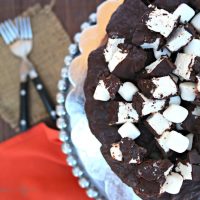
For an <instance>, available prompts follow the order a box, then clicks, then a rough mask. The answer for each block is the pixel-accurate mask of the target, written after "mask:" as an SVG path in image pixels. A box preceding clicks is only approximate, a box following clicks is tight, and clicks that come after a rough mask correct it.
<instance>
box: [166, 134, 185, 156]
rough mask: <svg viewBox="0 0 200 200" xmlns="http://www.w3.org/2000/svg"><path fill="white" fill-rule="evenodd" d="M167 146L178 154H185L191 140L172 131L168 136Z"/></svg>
mask: <svg viewBox="0 0 200 200" xmlns="http://www.w3.org/2000/svg"><path fill="white" fill-rule="evenodd" d="M166 146H167V147H169V149H171V150H173V151H175V152H177V153H183V152H185V151H186V150H187V148H188V146H189V139H188V138H187V137H185V136H183V135H182V134H180V133H178V132H176V131H171V132H170V134H168V135H167V139H166Z"/></svg>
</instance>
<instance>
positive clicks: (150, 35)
mask: <svg viewBox="0 0 200 200" xmlns="http://www.w3.org/2000/svg"><path fill="white" fill-rule="evenodd" d="M157 38H161V37H160V35H159V34H158V33H154V32H152V31H150V30H149V29H148V28H147V27H146V25H145V24H144V23H139V24H138V25H137V26H136V29H135V31H134V33H133V39H132V43H133V44H135V45H137V46H140V45H142V44H144V43H153V42H155V41H156V39H157Z"/></svg>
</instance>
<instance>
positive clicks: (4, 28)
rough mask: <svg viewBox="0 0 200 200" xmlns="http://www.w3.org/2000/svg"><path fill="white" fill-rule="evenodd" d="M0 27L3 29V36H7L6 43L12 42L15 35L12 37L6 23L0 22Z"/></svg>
mask: <svg viewBox="0 0 200 200" xmlns="http://www.w3.org/2000/svg"><path fill="white" fill-rule="evenodd" d="M1 28H2V30H3V33H4V35H5V37H6V38H7V42H8V44H10V43H12V42H13V41H14V40H15V37H13V35H12V34H11V32H10V30H9V29H8V28H7V26H6V24H5V23H2V24H1Z"/></svg>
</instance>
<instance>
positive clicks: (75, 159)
mask: <svg viewBox="0 0 200 200" xmlns="http://www.w3.org/2000/svg"><path fill="white" fill-rule="evenodd" d="M95 24H96V13H92V14H90V15H89V17H88V21H85V22H84V23H82V24H81V26H80V29H81V32H82V31H83V30H85V29H86V28H88V27H90V26H93V25H95ZM81 32H78V33H76V34H75V35H74V38H73V40H74V43H71V44H70V45H69V47H68V50H69V54H68V55H67V56H66V57H65V64H64V66H63V67H62V68H61V73H60V79H59V81H58V84H57V89H58V93H57V95H56V102H57V105H56V114H57V116H58V118H57V121H56V126H57V128H58V129H59V140H60V141H61V142H62V146H61V150H62V152H63V153H64V154H65V155H67V158H66V163H67V165H69V166H70V167H72V173H73V175H74V176H75V177H76V178H78V183H79V186H80V187H81V188H83V189H85V190H86V194H87V196H88V197H89V198H93V199H95V200H106V197H105V195H102V193H103V192H102V191H100V190H99V189H98V187H97V186H96V184H95V183H94V181H93V180H92V178H91V177H90V176H89V175H88V173H87V171H86V170H85V169H84V165H83V163H82V162H81V160H80V159H79V156H78V154H77V152H76V149H75V147H74V145H73V143H72V141H71V128H70V124H69V116H68V114H67V110H66V108H65V100H66V97H67V95H68V93H69V88H70V84H71V83H70V80H69V79H68V70H69V66H70V64H71V62H72V60H73V59H74V58H76V57H77V56H78V55H79V47H78V45H79V39H80V35H81Z"/></svg>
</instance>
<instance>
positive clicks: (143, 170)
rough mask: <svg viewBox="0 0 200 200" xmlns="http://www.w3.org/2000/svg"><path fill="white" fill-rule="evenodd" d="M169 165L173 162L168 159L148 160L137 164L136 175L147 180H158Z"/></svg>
mask: <svg viewBox="0 0 200 200" xmlns="http://www.w3.org/2000/svg"><path fill="white" fill-rule="evenodd" d="M171 167H173V164H172V163H171V162H170V161H169V160H158V161H155V160H148V161H146V162H143V163H142V164H140V165H139V166H138V170H137V176H138V177H142V178H143V179H145V180H147V181H158V180H159V179H160V178H161V177H163V178H164V177H165V174H164V173H165V172H166V171H167V170H168V169H169V168H171Z"/></svg>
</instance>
